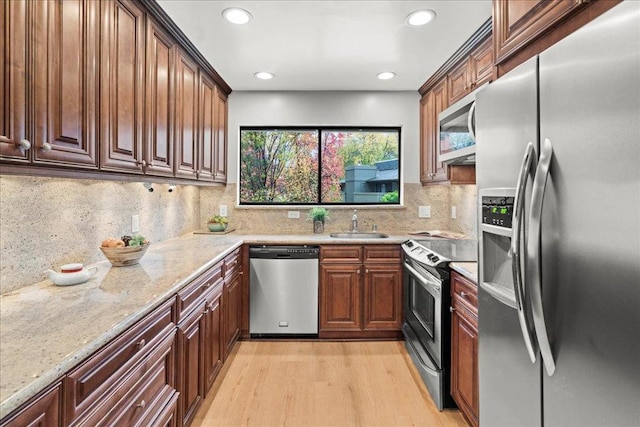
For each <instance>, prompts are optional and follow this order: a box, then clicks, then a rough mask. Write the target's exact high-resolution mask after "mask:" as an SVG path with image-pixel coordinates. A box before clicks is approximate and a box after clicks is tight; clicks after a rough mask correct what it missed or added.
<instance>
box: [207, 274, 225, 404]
mask: <svg viewBox="0 0 640 427" xmlns="http://www.w3.org/2000/svg"><path fill="white" fill-rule="evenodd" d="M204 318H205V334H204V335H205V341H204V342H205V345H204V369H205V395H206V394H207V393H208V391H209V389H211V386H212V385H213V382H214V381H215V379H216V377H217V376H218V373H219V372H220V369H222V360H223V358H224V354H223V351H222V349H223V345H224V343H223V341H222V324H223V316H222V284H221V285H220V286H218V287H217V288H216V289H215V290H214V291H213V292H212V293H211V295H210V296H209V297H208V298H207V300H206V302H205V310H204Z"/></svg>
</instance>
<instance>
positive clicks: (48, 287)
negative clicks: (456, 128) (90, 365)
mask: <svg viewBox="0 0 640 427" xmlns="http://www.w3.org/2000/svg"><path fill="white" fill-rule="evenodd" d="M406 239H408V236H407V235H390V236H389V238H383V239H336V238H332V237H330V236H329V235H328V234H319V235H314V234H309V235H275V234H274V235H240V234H235V233H230V234H226V235H203V234H187V235H184V236H181V237H178V238H175V239H170V240H166V241H163V242H159V243H153V242H152V244H151V246H150V247H149V249H147V252H146V253H145V255H144V257H143V258H142V259H141V260H140V263H139V264H138V265H133V266H128V267H112V266H111V264H110V263H109V262H108V261H106V260H105V261H102V262H98V263H95V264H92V265H88V266H86V267H91V266H96V267H98V272H97V274H96V275H95V276H94V277H93V278H91V279H90V280H88V281H87V282H85V283H83V284H80V285H75V286H55V285H53V284H52V283H51V281H49V280H44V281H42V282H39V283H36V284H34V285H31V286H27V287H25V288H22V289H19V290H17V291H14V292H11V293H8V294H5V295H0V307H1V310H0V402H1V403H0V418H3V417H5V416H6V415H8V414H9V413H10V412H12V411H13V410H14V409H16V408H18V407H19V406H20V405H21V404H22V403H24V402H26V401H27V400H29V399H30V398H31V397H33V396H35V395H36V394H37V393H39V392H40V391H41V390H43V389H44V388H46V387H47V386H49V385H50V384H52V383H53V382H54V381H56V380H57V379H59V378H61V377H62V376H63V375H64V374H65V373H67V372H69V371H70V370H71V369H73V368H74V367H76V366H77V365H79V364H80V363H81V362H82V361H84V360H85V359H87V357H88V356H90V355H91V354H92V353H94V352H95V351H96V350H98V349H99V348H101V347H102V346H103V345H105V344H106V343H108V342H110V341H111V340H112V339H114V338H115V337H117V336H118V335H120V334H121V333H122V332H124V331H125V330H126V329H128V328H129V327H130V326H131V325H133V324H135V323H136V322H137V321H138V320H140V319H141V318H143V317H144V316H145V315H146V314H147V313H149V312H151V311H152V310H153V309H155V308H156V307H158V306H159V305H160V304H162V303H163V302H164V301H166V300H167V299H168V298H170V297H172V296H173V295H174V294H175V293H176V292H177V291H179V290H180V289H182V288H183V287H184V286H185V285H186V284H188V283H189V282H191V281H192V280H193V279H195V278H197V277H198V276H199V275H201V274H202V273H203V272H205V271H206V270H207V269H208V268H209V267H211V266H213V265H214V264H215V263H217V262H219V261H220V260H222V258H224V256H225V255H227V254H228V253H229V252H231V251H232V250H233V249H235V248H237V247H239V246H241V245H242V244H243V243H249V244H331V243H334V244H357V245H361V244H400V243H402V242H403V241H404V240H406Z"/></svg>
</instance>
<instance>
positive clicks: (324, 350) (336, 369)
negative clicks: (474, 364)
mask: <svg viewBox="0 0 640 427" xmlns="http://www.w3.org/2000/svg"><path fill="white" fill-rule="evenodd" d="M192 425H193V426H194V427H197V426H260V427H268V426H292V427H302V426H323V427H325V426H340V427H342V426H363V427H364V426H367V427H368V426H381V427H382V426H384V427H390V426H398V427H404V426H434V427H436V426H445V427H449V426H452V427H466V426H467V424H466V423H465V421H464V419H463V418H462V415H461V414H460V412H459V411H457V410H446V411H444V412H439V411H438V410H437V409H436V407H435V406H434V404H433V402H432V400H431V398H430V397H429V395H428V392H427V390H426V389H425V387H424V385H423V384H422V382H421V380H420V378H419V376H418V373H417V371H416V370H415V368H414V366H413V365H412V364H411V360H410V359H409V356H408V355H407V353H406V351H405V349H404V345H403V343H402V342H399V341H382V342H319V341H305V342H299V341H296V342H293V341H241V342H239V343H237V344H236V349H235V350H234V353H233V355H232V357H231V360H230V361H229V363H225V366H224V368H223V371H222V372H221V374H220V377H219V378H218V379H217V380H216V384H215V385H214V387H213V389H212V392H211V393H210V394H209V396H208V397H207V399H206V400H205V401H204V404H203V406H202V407H201V408H200V410H199V412H198V414H197V416H196V418H195V420H194V423H193V424H192Z"/></svg>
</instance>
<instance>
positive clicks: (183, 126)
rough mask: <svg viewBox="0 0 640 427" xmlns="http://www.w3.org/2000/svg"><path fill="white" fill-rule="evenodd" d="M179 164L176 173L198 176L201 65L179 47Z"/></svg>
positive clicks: (176, 146) (177, 162)
mask: <svg viewBox="0 0 640 427" xmlns="http://www.w3.org/2000/svg"><path fill="white" fill-rule="evenodd" d="M176 90H177V92H176V138H175V150H176V164H175V175H176V176H178V177H181V178H188V179H196V178H197V163H196V162H197V155H198V67H197V65H196V63H195V62H193V61H192V60H191V59H190V58H189V57H188V56H187V55H186V54H185V53H184V52H182V51H180V50H178V60H177V64H176Z"/></svg>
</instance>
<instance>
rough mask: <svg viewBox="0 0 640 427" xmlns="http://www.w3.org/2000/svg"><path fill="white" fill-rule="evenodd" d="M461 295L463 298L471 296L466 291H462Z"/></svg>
mask: <svg viewBox="0 0 640 427" xmlns="http://www.w3.org/2000/svg"><path fill="white" fill-rule="evenodd" d="M460 296H461V297H462V298H466V297H468V296H469V294H468V293H466V292H460Z"/></svg>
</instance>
